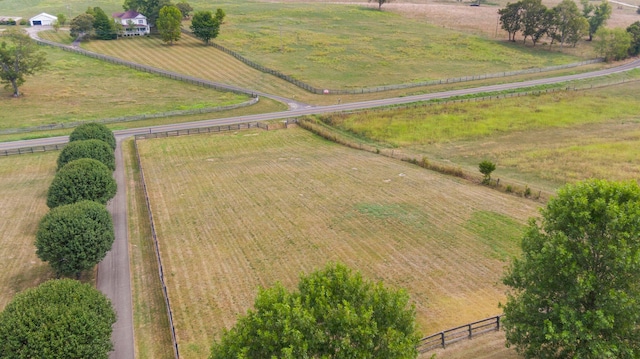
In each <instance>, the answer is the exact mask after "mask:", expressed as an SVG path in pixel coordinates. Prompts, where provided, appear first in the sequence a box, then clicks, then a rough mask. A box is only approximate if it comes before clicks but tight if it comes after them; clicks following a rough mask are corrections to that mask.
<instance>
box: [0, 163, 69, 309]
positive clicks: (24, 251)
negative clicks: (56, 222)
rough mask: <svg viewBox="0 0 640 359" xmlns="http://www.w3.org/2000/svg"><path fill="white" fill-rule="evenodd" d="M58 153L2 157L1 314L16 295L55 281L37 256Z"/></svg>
mask: <svg viewBox="0 0 640 359" xmlns="http://www.w3.org/2000/svg"><path fill="white" fill-rule="evenodd" d="M57 156H58V152H46V153H39V154H32V155H20V156H11V157H0V216H1V217H2V221H0V258H2V270H1V271H0V311H2V310H3V309H4V307H5V306H6V305H7V304H8V303H9V302H10V301H11V299H13V297H14V295H15V294H16V293H18V292H21V291H23V290H25V289H27V288H31V287H35V286H37V285H38V284H40V283H42V282H44V281H46V280H48V279H51V278H54V277H55V275H54V273H53V270H51V268H50V267H49V265H48V264H47V263H45V262H42V261H41V260H40V258H38V257H37V256H36V247H35V245H34V243H35V239H36V230H37V226H38V223H39V222H40V219H41V218H42V216H44V215H45V214H46V213H47V212H48V211H49V208H47V205H46V195H47V190H48V189H49V184H50V183H51V180H52V179H53V176H54V174H55V171H56V158H57Z"/></svg>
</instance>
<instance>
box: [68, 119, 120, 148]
mask: <svg viewBox="0 0 640 359" xmlns="http://www.w3.org/2000/svg"><path fill="white" fill-rule="evenodd" d="M84 140H101V141H104V142H106V143H107V144H109V146H110V147H111V148H112V149H113V150H115V149H116V137H115V136H114V135H113V132H112V131H111V130H110V129H109V128H107V126H105V125H103V124H101V123H95V122H89V123H85V124H82V125H80V126H78V127H76V128H75V129H74V130H73V131H72V132H71V134H70V135H69V142H75V141H84Z"/></svg>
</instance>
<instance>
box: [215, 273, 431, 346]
mask: <svg viewBox="0 0 640 359" xmlns="http://www.w3.org/2000/svg"><path fill="white" fill-rule="evenodd" d="M419 338H420V337H419V335H418V333H417V332H416V328H415V308H414V307H413V306H410V305H409V296H408V294H407V293H406V292H405V291H403V290H392V289H389V288H385V287H384V286H383V285H382V284H381V283H371V282H369V281H366V280H364V279H363V278H362V276H361V275H360V274H359V273H354V272H352V271H351V270H349V269H348V268H347V267H345V266H344V265H341V264H335V265H327V266H326V267H325V269H324V270H320V271H317V272H314V273H311V274H309V275H308V276H303V277H302V278H301V279H300V282H299V284H298V289H297V291H294V292H290V291H288V290H287V289H285V288H284V287H283V286H282V285H280V284H276V285H275V286H274V287H272V288H269V289H265V290H261V291H260V293H259V294H258V296H257V298H256V301H255V309H254V310H249V312H248V313H247V315H246V316H244V317H241V318H240V319H239V320H238V322H237V324H236V325H235V327H233V328H232V329H231V330H230V331H226V332H225V333H224V334H223V335H222V338H221V340H220V341H219V342H216V343H214V345H213V347H212V349H211V355H210V357H209V358H210V359H235V358H381V359H382V358H384V359H400V358H415V357H417V355H418V352H417V350H416V345H417V344H418V340H419Z"/></svg>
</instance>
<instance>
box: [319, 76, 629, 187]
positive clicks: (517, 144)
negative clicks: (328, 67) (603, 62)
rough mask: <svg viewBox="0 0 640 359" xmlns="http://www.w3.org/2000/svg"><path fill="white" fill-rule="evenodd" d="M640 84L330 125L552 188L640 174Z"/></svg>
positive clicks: (336, 120) (372, 115)
mask: <svg viewBox="0 0 640 359" xmlns="http://www.w3.org/2000/svg"><path fill="white" fill-rule="evenodd" d="M639 90H640V81H632V82H628V83H625V84H621V85H615V86H610V87H602V88H596V89H592V90H581V91H567V92H556V93H552V94H541V95H535V96H526V97H518V98H506V99H499V100H487V101H480V102H470V103H456V104H439V105H432V106H423V107H411V108H405V109H389V110H381V111H367V112H362V113H355V114H350V115H334V116H330V117H326V118H325V121H327V122H328V123H330V124H331V125H333V126H336V127H337V128H340V129H342V130H345V131H348V132H352V133H355V134H357V135H358V136H361V137H364V138H369V139H373V140H375V141H379V142H381V143H386V144H387V145H388V146H393V147H397V148H402V149H405V150H408V151H410V152H412V153H414V154H416V156H417V158H420V155H424V156H426V157H427V158H429V159H431V160H437V161H443V162H446V163H453V164H455V165H457V166H461V167H463V168H466V169H467V170H469V171H477V166H478V163H480V162H481V161H483V160H485V159H489V160H491V161H493V162H495V163H496V164H497V169H496V171H495V172H494V177H502V176H504V177H507V178H510V179H515V180H516V181H518V182H519V183H522V184H526V183H528V184H530V185H531V184H535V185H536V186H537V187H542V188H543V189H546V190H549V191H553V190H554V189H555V188H557V187H558V186H560V185H562V184H564V183H567V182H574V181H577V180H582V179H586V178H593V177H595V178H606V179H611V180H632V179H637V178H638V176H639V175H640V170H639V168H640V161H639V160H638V159H639V158H640V156H639V155H640V153H639V152H638V148H640V146H639V144H640V143H639V141H640V117H639V116H638V114H639V113H640V103H639V102H638V99H637V96H636V94H637V92H638V91H639Z"/></svg>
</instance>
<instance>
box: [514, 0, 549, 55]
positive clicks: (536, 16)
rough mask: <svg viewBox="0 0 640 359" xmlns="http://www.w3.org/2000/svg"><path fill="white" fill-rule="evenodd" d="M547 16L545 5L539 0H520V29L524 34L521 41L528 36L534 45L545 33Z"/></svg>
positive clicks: (525, 39)
mask: <svg viewBox="0 0 640 359" xmlns="http://www.w3.org/2000/svg"><path fill="white" fill-rule="evenodd" d="M549 16H550V14H549V12H548V11H547V7H546V6H544V5H543V4H542V1H541V0H522V1H521V19H522V26H521V29H522V35H523V36H524V40H523V42H526V41H527V37H529V38H531V42H533V46H535V45H536V43H537V42H538V40H539V39H540V38H541V37H542V36H543V35H544V34H546V33H547V28H548V25H549Z"/></svg>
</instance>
